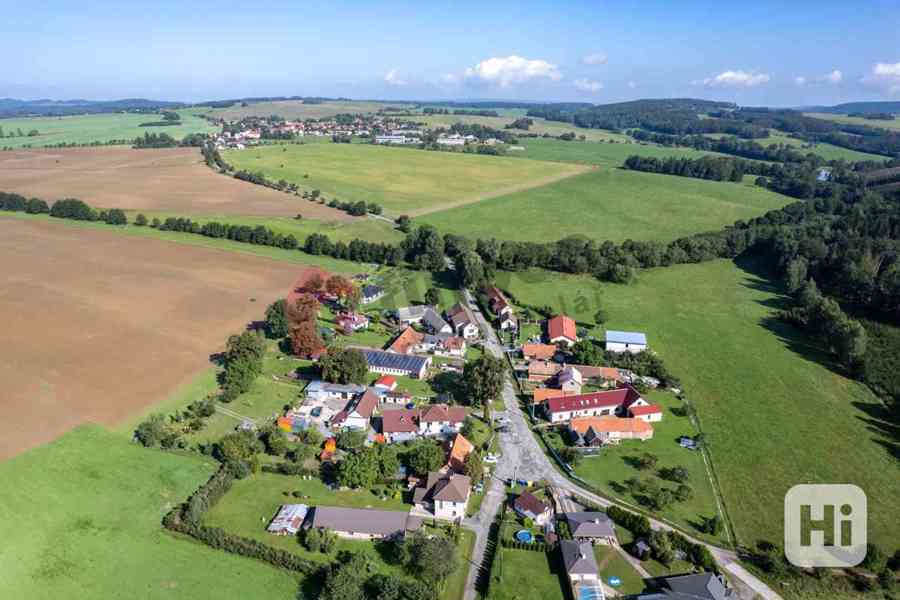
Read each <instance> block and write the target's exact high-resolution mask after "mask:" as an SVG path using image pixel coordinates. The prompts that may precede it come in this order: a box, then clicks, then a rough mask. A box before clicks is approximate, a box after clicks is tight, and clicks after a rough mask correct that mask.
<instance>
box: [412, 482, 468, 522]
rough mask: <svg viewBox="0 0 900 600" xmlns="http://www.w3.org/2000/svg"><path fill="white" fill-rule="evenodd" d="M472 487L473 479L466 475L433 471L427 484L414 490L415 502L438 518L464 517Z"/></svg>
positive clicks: (422, 509) (454, 518)
mask: <svg viewBox="0 0 900 600" xmlns="http://www.w3.org/2000/svg"><path fill="white" fill-rule="evenodd" d="M471 487H472V480H471V479H469V478H468V477H467V476H465V475H457V474H455V473H441V472H439V471H433V472H431V473H429V474H428V480H427V481H426V482H425V485H423V486H420V487H417V488H416V489H415V491H414V492H413V504H414V505H415V506H416V508H417V509H419V510H421V511H425V512H427V513H428V514H431V515H434V517H435V518H437V519H446V520H448V521H453V520H456V519H462V518H464V517H465V516H466V505H467V504H468V502H469V493H470V491H471Z"/></svg>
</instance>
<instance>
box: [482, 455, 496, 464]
mask: <svg viewBox="0 0 900 600" xmlns="http://www.w3.org/2000/svg"><path fill="white" fill-rule="evenodd" d="M484 462H486V463H487V464H489V465H493V464H496V463H497V455H496V454H488V455H487V456H485V457H484Z"/></svg>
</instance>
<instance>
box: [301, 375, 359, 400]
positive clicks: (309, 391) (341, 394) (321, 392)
mask: <svg viewBox="0 0 900 600" xmlns="http://www.w3.org/2000/svg"><path fill="white" fill-rule="evenodd" d="M365 391H366V386H364V385H357V384H355V383H349V384H346V385H342V384H339V383H328V382H327V381H320V380H318V379H317V380H315V381H310V382H309V385H307V386H306V389H305V390H304V392H306V397H307V398H309V399H311V400H315V401H318V402H324V401H326V400H352V399H353V398H355V397H356V396H358V395H359V394H362V393H363V392H365Z"/></svg>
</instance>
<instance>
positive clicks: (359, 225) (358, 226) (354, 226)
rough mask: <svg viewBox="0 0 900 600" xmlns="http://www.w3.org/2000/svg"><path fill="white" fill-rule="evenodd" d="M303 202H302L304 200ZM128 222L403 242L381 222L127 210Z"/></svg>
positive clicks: (399, 233)
mask: <svg viewBox="0 0 900 600" xmlns="http://www.w3.org/2000/svg"><path fill="white" fill-rule="evenodd" d="M303 202H306V201H305V200H304V201H303ZM125 212H126V213H127V214H128V219H129V220H130V221H133V220H134V217H135V215H137V214H138V213H143V214H144V216H146V217H147V219H149V220H151V221H152V220H153V218H154V217H156V218H158V219H159V220H160V221H165V220H166V218H167V217H184V218H188V219H191V220H193V221H196V222H198V223H201V224H203V223H206V222H207V221H218V222H219V223H229V224H231V225H248V226H250V227H256V226H257V225H262V226H264V227H268V228H269V229H271V230H272V231H274V232H275V233H280V234H282V235H288V234H291V235H293V236H294V237H295V238H297V240H298V241H299V242H300V243H301V244H302V243H303V241H304V240H305V239H306V238H307V236H309V235H310V234H311V233H324V234H325V235H327V236H328V237H329V238H331V241H333V242H350V241H351V240H353V239H362V240H366V241H369V242H380V243H385V244H398V243H399V242H400V240H402V239H403V237H404V234H403V233H401V232H400V231H398V230H397V229H396V228H395V227H394V226H393V224H391V223H388V222H387V221H383V220H381V219H371V218H366V219H354V220H352V221H333V222H328V223H326V222H323V221H318V220H315V219H301V220H297V219H293V218H291V217H253V216H243V215H190V214H185V213H167V212H152V211H139V210H128V211H125Z"/></svg>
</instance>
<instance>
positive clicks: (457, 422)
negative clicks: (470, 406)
mask: <svg viewBox="0 0 900 600" xmlns="http://www.w3.org/2000/svg"><path fill="white" fill-rule="evenodd" d="M465 420H466V409H465V408H463V407H462V406H448V405H447V404H432V405H430V406H428V407H427V408H423V409H422V410H421V411H420V413H419V433H420V434H421V435H440V434H453V433H457V432H458V431H459V430H460V429H462V424H463V421H465Z"/></svg>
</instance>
